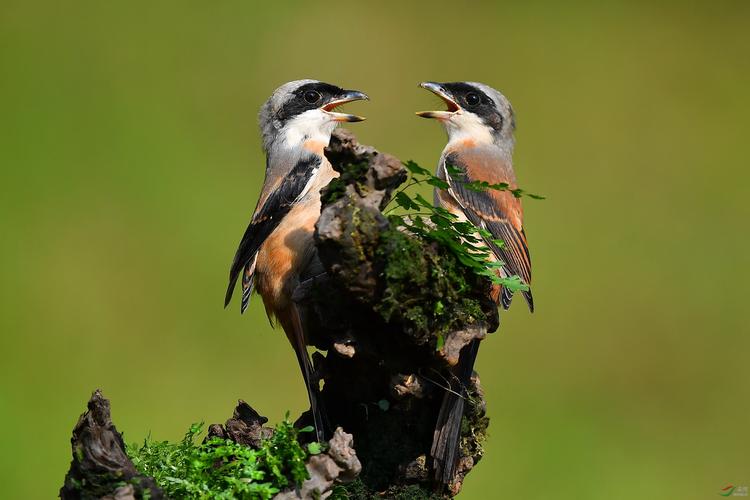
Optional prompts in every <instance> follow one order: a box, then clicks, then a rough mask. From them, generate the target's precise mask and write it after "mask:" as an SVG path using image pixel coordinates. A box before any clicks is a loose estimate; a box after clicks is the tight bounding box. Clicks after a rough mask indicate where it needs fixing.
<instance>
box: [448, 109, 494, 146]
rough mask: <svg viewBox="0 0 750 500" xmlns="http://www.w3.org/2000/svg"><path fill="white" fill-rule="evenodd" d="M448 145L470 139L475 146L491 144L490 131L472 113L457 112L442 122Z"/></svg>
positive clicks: (492, 137)
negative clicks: (446, 133)
mask: <svg viewBox="0 0 750 500" xmlns="http://www.w3.org/2000/svg"><path fill="white" fill-rule="evenodd" d="M443 125H444V126H445V131H446V132H448V144H452V143H454V142H460V141H464V140H467V139H471V140H472V141H474V142H475V143H477V144H493V143H494V136H493V135H492V130H491V129H490V127H489V126H487V125H486V124H485V123H484V122H483V121H482V119H481V118H479V117H478V116H477V115H475V114H474V113H466V112H465V111H457V112H455V113H453V114H452V115H451V116H450V118H448V119H447V120H444V121H443Z"/></svg>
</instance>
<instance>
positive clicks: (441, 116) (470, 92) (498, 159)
mask: <svg viewBox="0 0 750 500" xmlns="http://www.w3.org/2000/svg"><path fill="white" fill-rule="evenodd" d="M420 86H421V87H422V88H424V89H427V90H429V91H430V92H432V93H434V94H435V95H437V96H438V97H439V98H440V99H441V100H442V101H443V102H444V103H445V105H446V107H447V109H446V110H443V111H421V112H418V113H417V115H419V116H422V117H424V118H432V119H436V120H438V121H439V122H440V123H441V124H442V125H443V126H444V127H445V130H446V132H447V133H448V144H447V145H446V146H445V148H444V149H443V152H442V154H441V156H440V161H439V162H438V167H437V174H436V175H437V176H438V177H439V178H441V179H443V180H444V181H446V182H447V183H448V186H449V187H448V189H438V188H436V189H435V192H434V197H435V204H436V205H439V206H442V207H443V208H445V209H446V210H448V211H450V212H451V213H452V214H454V215H455V216H457V217H458V218H459V219H460V220H462V221H469V222H471V223H472V224H474V225H475V226H477V227H481V228H483V229H485V230H487V231H488V232H489V233H490V234H492V236H493V238H492V239H499V240H502V241H503V242H504V245H497V244H496V243H495V242H493V241H492V239H486V241H485V244H486V245H487V247H488V248H489V249H490V250H491V257H492V258H494V259H495V260H498V261H500V262H502V263H503V267H502V268H501V269H500V271H499V273H500V276H501V277H509V276H514V275H515V276H518V277H520V278H521V280H522V281H523V282H524V283H525V284H526V285H530V284H531V258H530V256H529V249H528V246H527V244H526V234H525V233H524V229H523V209H522V207H521V200H520V199H518V198H516V197H515V196H514V195H513V194H512V193H511V192H510V191H498V190H491V189H490V190H486V191H481V192H477V191H476V190H472V189H469V188H467V187H466V183H470V182H473V181H486V182H488V183H490V184H500V183H505V184H507V185H508V186H509V188H510V189H515V188H517V184H516V175H515V173H514V171H513V160H512V156H513V146H514V143H515V140H514V137H513V132H514V130H515V120H514V115H513V108H511V105H510V102H509V101H508V99H506V97H505V96H504V95H502V94H501V93H500V92H498V91H497V90H495V89H493V88H491V87H489V86H487V85H484V84H482V83H475V82H453V83H435V82H424V83H422V84H420ZM447 166H452V167H457V169H458V170H460V172H461V173H460V174H455V172H454V175H450V173H449V172H448V170H449V169H448V168H447ZM492 295H493V299H494V300H495V301H496V302H498V303H499V304H500V305H502V306H503V308H504V309H507V308H508V307H510V304H511V300H512V298H513V294H512V292H511V291H510V290H508V289H507V288H503V287H502V286H495V287H494V289H493V292H492ZM523 295H524V298H525V299H526V302H527V304H528V306H529V310H530V311H532V312H533V311H534V300H533V297H532V295H531V290H530V289H529V291H525V292H523ZM478 348H479V340H474V341H472V343H471V344H469V345H468V346H466V347H465V348H464V350H463V351H462V352H461V356H460V358H459V362H458V365H457V366H456V367H455V375H456V378H457V379H458V383H459V386H458V387H453V388H452V389H453V390H452V391H449V392H447V393H446V396H445V398H444V400H443V405H442V407H441V410H440V414H439V416H438V423H437V426H436V429H435V436H434V439H433V447H432V456H433V459H434V462H435V471H436V474H437V479H439V480H441V481H442V482H443V483H445V484H449V483H450V481H451V480H452V477H453V473H454V469H455V465H456V460H457V458H458V457H457V449H458V440H459V437H460V436H459V434H460V426H461V418H462V415H463V409H464V397H465V396H464V394H465V390H466V386H467V384H468V383H469V380H470V378H471V374H472V371H473V367H474V361H475V360H476V355H477V351H478Z"/></svg>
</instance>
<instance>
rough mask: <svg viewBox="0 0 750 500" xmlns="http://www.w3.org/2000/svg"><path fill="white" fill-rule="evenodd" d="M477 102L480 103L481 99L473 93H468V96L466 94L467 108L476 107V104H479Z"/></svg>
mask: <svg viewBox="0 0 750 500" xmlns="http://www.w3.org/2000/svg"><path fill="white" fill-rule="evenodd" d="M479 101H481V99H480V98H479V96H478V95H477V94H475V93H474V92H469V93H468V94H466V104H468V105H469V106H476V105H477V104H479Z"/></svg>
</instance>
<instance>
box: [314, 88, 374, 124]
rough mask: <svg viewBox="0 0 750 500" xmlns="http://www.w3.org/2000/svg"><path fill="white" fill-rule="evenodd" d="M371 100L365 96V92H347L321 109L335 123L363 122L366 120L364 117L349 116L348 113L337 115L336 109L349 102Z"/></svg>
mask: <svg viewBox="0 0 750 500" xmlns="http://www.w3.org/2000/svg"><path fill="white" fill-rule="evenodd" d="M369 99H370V98H369V97H367V94H365V93H364V92H360V91H359V90H345V91H344V93H343V94H341V95H340V96H338V97H336V98H335V99H333V100H332V101H329V102H328V103H326V104H325V105H324V106H322V107H321V108H320V109H322V110H323V111H324V112H326V113H328V115H329V116H330V117H331V119H332V120H333V121H335V122H361V121H362V120H364V119H365V118H364V116H357V115H348V114H346V113H336V112H335V111H334V109H336V108H338V107H339V106H341V105H344V104H346V103H347V102H352V101H366V100H369Z"/></svg>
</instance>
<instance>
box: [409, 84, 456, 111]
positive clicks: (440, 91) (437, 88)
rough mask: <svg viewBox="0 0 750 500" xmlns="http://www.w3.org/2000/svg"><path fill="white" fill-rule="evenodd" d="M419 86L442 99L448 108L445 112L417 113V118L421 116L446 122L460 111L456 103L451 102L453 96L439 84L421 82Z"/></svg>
mask: <svg viewBox="0 0 750 500" xmlns="http://www.w3.org/2000/svg"><path fill="white" fill-rule="evenodd" d="M419 86H420V87H422V88H423V89H427V90H429V91H430V92H432V93H433V94H435V95H436V96H438V97H439V98H440V99H442V100H443V102H444V103H445V104H446V106H448V109H447V110H445V111H417V116H421V117H422V118H435V119H437V120H448V119H449V118H450V117H451V116H453V115H454V114H455V113H456V112H458V110H460V109H461V108H460V107H459V105H458V104H457V103H456V101H455V100H453V96H451V95H450V94H449V93H448V92H447V91H446V90H445V89H444V88H443V86H442V85H440V84H439V83H435V82H422V83H420V84H419Z"/></svg>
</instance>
